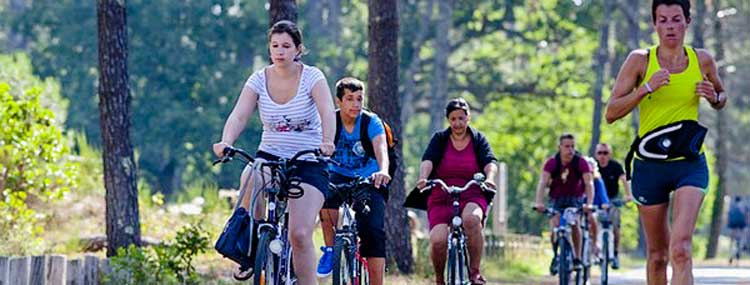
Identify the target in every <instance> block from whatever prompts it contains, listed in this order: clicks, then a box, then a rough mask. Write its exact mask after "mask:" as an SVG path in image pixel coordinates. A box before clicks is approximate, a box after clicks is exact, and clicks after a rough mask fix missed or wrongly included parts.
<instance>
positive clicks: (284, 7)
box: [268, 0, 297, 27]
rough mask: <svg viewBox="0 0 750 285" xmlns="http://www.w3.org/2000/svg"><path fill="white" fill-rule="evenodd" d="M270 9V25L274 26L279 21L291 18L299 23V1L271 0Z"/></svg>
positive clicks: (290, 19)
mask: <svg viewBox="0 0 750 285" xmlns="http://www.w3.org/2000/svg"><path fill="white" fill-rule="evenodd" d="M269 2H271V3H270V4H271V5H270V9H268V13H269V16H270V17H269V18H268V21H269V22H268V26H269V27H270V26H273V24H275V23H276V22H278V21H281V20H289V21H292V22H295V23H297V1H296V0H271V1H269Z"/></svg>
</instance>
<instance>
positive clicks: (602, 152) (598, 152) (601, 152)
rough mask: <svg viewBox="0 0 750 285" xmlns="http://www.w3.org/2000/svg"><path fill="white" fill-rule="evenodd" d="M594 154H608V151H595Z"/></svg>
mask: <svg viewBox="0 0 750 285" xmlns="http://www.w3.org/2000/svg"><path fill="white" fill-rule="evenodd" d="M596 154H601V155H608V154H609V152H608V151H597V152H596Z"/></svg>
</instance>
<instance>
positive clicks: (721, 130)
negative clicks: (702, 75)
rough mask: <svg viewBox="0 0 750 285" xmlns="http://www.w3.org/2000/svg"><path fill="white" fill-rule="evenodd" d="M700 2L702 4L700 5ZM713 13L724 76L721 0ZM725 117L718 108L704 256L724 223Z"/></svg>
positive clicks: (716, 1) (710, 254)
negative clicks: (712, 193)
mask: <svg viewBox="0 0 750 285" xmlns="http://www.w3.org/2000/svg"><path fill="white" fill-rule="evenodd" d="M703 1H704V0H698V1H697V2H698V3H700V4H698V7H699V8H700V7H701V6H702V7H703V8H704V9H705V7H706V5H705V3H702V2H703ZM701 4H702V5H701ZM712 8H713V13H711V14H712V15H713V16H712V20H713V21H712V22H713V25H712V28H713V36H714V37H715V39H714V41H713V43H714V45H713V52H714V58H715V59H716V62H718V63H719V66H718V69H719V77H721V78H725V76H726V72H725V71H726V69H725V68H724V66H722V64H721V63H722V62H723V61H724V44H723V38H722V31H721V26H722V25H721V18H720V17H718V16H717V15H719V10H720V9H721V0H713V2H712ZM726 118H727V115H726V111H725V110H719V111H718V112H717V114H716V139H715V144H716V161H715V163H716V166H715V167H716V174H717V176H718V181H717V183H716V196H715V197H716V198H715V199H714V201H713V203H714V204H713V207H712V209H711V228H710V231H709V237H708V244H707V245H706V258H714V257H716V253H717V251H718V249H719V234H720V233H721V227H722V225H723V224H724V223H723V219H722V217H723V216H724V214H723V213H724V195H725V194H726V193H727V183H726V181H727V160H728V157H727V151H726V148H727V143H726V141H725V138H726V137H727V129H726V126H725V120H726Z"/></svg>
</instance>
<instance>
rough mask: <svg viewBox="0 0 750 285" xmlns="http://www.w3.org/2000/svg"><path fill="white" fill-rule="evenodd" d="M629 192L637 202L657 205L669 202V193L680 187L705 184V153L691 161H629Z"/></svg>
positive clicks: (706, 166)
mask: <svg viewBox="0 0 750 285" xmlns="http://www.w3.org/2000/svg"><path fill="white" fill-rule="evenodd" d="M631 183H632V191H633V197H635V201H636V203H638V204H639V205H658V204H664V203H667V202H669V194H670V193H672V191H675V190H677V189H678V188H680V187H684V186H693V187H697V188H700V189H701V190H702V191H703V192H704V193H705V192H706V191H707V187H708V164H707V163H706V156H705V155H701V156H700V158H698V159H695V160H686V159H682V160H674V161H646V160H641V159H638V158H636V159H634V160H633V180H632V181H631Z"/></svg>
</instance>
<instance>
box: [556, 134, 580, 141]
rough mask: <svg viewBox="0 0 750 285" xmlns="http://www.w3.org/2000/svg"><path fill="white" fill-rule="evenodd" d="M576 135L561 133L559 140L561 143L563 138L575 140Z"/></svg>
mask: <svg viewBox="0 0 750 285" xmlns="http://www.w3.org/2000/svg"><path fill="white" fill-rule="evenodd" d="M575 139H576V137H575V136H573V134H571V133H564V134H562V135H560V139H559V140H558V142H559V143H562V141H563V140H575Z"/></svg>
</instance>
